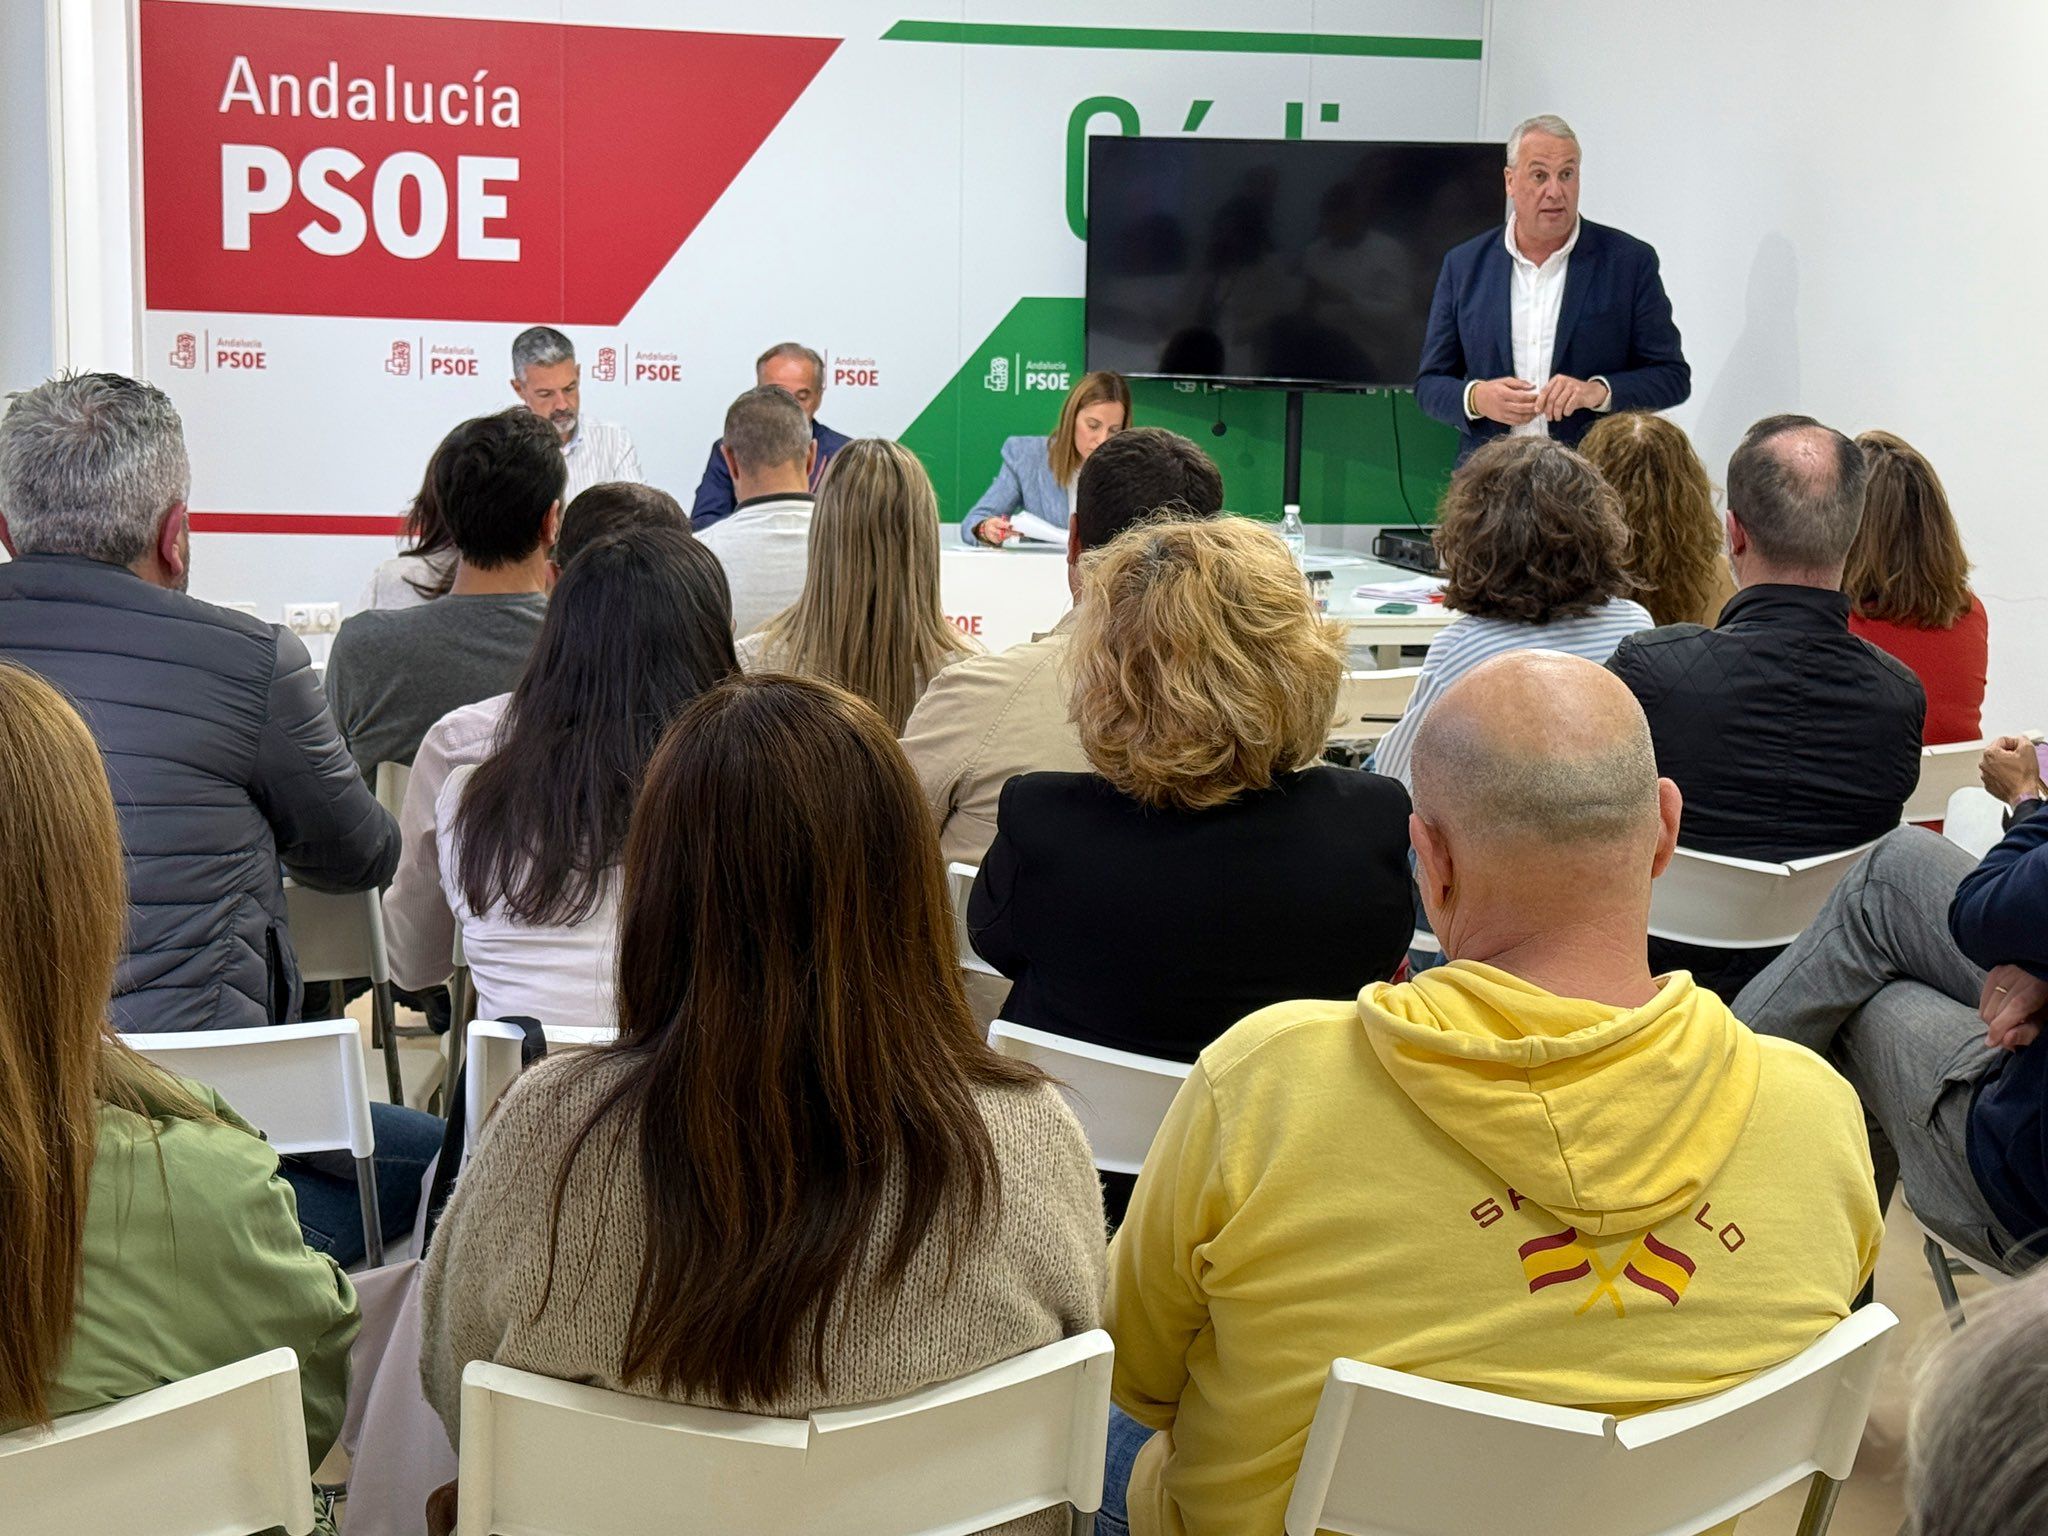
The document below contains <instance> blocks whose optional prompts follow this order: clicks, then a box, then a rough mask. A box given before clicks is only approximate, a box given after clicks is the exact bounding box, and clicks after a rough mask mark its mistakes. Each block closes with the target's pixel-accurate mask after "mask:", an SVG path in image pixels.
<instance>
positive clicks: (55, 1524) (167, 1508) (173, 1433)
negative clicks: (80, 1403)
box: [0, 1349, 313, 1536]
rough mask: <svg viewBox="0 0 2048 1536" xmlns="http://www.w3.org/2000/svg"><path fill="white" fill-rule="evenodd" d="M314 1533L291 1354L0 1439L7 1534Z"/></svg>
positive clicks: (272, 1354)
mask: <svg viewBox="0 0 2048 1536" xmlns="http://www.w3.org/2000/svg"><path fill="white" fill-rule="evenodd" d="M274 1526H282V1527H284V1529H285V1530H287V1531H289V1532H291V1533H292V1536H304V1533H305V1532H307V1531H310V1530H312V1529H313V1470H312V1468H311V1467H309V1466H307V1465H306V1416H305V1410H304V1408H303V1407H302V1406H301V1404H300V1401H299V1362H298V1358H297V1357H296V1356H295V1355H293V1353H292V1352H291V1351H290V1350H289V1349H273V1350H270V1351H268V1352H267V1353H264V1354H261V1355H257V1356H255V1357H254V1358H253V1359H249V1360H240V1361H237V1362H236V1363H235V1364H233V1365H224V1366H222V1367H220V1368H219V1369H218V1370H213V1371H205V1372H202V1373H201V1374H199V1375H197V1376H192V1377H188V1378H187V1379H186V1380H184V1381H174V1382H172V1383H171V1384H170V1385H168V1386H163V1387H157V1388H155V1389H154V1390H152V1391H148V1392H143V1393H140V1394H138V1395H137V1396H135V1397H130V1398H124V1399H123V1400H122V1401H120V1402H118V1403H109V1404H107V1406H106V1407H104V1408H90V1409H87V1410H86V1411H85V1412H83V1413H74V1414H70V1415H68V1416H66V1417H65V1418H61V1419H59V1420H58V1421H57V1422H56V1423H55V1424H54V1425H53V1426H51V1427H50V1428H49V1429H47V1430H45V1429H35V1428H30V1429H18V1430H15V1431H13V1432H11V1433H9V1434H4V1435H0V1529H5V1530H6V1532H7V1536H78V1533H80V1532H85V1531H90V1532H91V1533H92V1536H223V1533H228V1532H246V1531H263V1530H269V1529H271V1528H272V1527H274Z"/></svg>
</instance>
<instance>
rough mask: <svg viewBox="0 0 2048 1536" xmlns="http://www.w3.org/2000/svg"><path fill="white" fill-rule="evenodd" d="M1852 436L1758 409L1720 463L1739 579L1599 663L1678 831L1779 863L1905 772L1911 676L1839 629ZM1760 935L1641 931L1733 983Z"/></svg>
mask: <svg viewBox="0 0 2048 1536" xmlns="http://www.w3.org/2000/svg"><path fill="white" fill-rule="evenodd" d="M1864 479H1865V466H1864V462H1863V450H1862V449H1860V448H1858V447H1857V446H1856V444H1854V443H1853V442H1851V441H1850V440H1849V439H1848V438H1846V437H1844V436H1843V435H1842V434H1841V433H1839V432H1837V431H1834V430H1833V429H1832V428H1829V427H1824V426H1822V425H1821V424H1820V423H1819V422H1817V421H1815V420H1814V419H1813V418H1812V417H1811V416H1772V417H1768V418H1766V419H1765V420H1763V421H1760V422H1758V423H1757V424H1756V425H1755V426H1753V427H1751V428H1750V429H1749V433H1748V435H1747V436H1745V437H1744V438H1743V440H1742V443H1741V446H1739V447H1738V448H1737V449H1736V450H1735V455H1734V457H1733V458H1731V459H1730V460H1729V461H1728V541H1729V558H1730V561H1731V563H1732V564H1733V565H1734V568H1735V581H1736V585H1737V587H1738V588H1739V589H1740V590H1739V591H1737V593H1736V594H1735V596H1734V597H1733V598H1732V599H1730V600H1729V603H1728V606H1727V607H1726V608H1724V609H1723V610H1722V611H1721V622H1720V624H1719V626H1718V627H1717V628H1714V629H1702V628H1701V627H1700V626H1699V625H1697V624H1669V625H1666V626H1665V627H1663V628H1662V629H1652V630H1645V631H1643V632H1641V633H1639V634H1635V635H1631V636H1629V637H1628V638H1627V639H1626V640H1624V641H1622V642H1621V645H1620V646H1619V647H1618V648H1617V649H1616V651H1615V653H1614V659H1613V660H1612V661H1611V662H1609V663H1608V665H1609V666H1610V667H1611V668H1612V669H1613V670H1614V672H1615V673H1616V674H1617V675H1618V676H1619V677H1620V678H1621V680H1622V681H1623V682H1625V683H1627V684H1628V685H1629V687H1630V689H1631V690H1633V691H1634V693H1635V696H1636V698H1637V699H1638V700H1640V701H1641V703H1642V706H1643V712H1644V713H1645V714H1647V715H1648V716H1649V717H1650V731H1651V735H1652V737H1653V738H1654V740H1655V742H1656V746H1657V771H1658V772H1659V773H1660V774H1662V775H1664V776H1665V777H1666V778H1668V779H1670V780H1672V781H1673V782H1674V783H1676V784H1677V785H1678V787H1679V789H1680V791H1681V792H1683V794H1684V796H1685V824H1684V830H1683V832H1682V834H1681V836H1682V840H1683V843H1684V846H1685V847H1687V848H1690V849H1693V850H1695V851H1697V852H1701V853H1718V854H1725V855H1728V856H1730V857H1733V858H1739V859H1760V860H1764V861H1766V862H1769V863H1787V862H1789V861H1791V860H1793V859H1806V858H1813V857H1815V856H1817V855H1819V854H1824V853H1839V852H1841V851H1842V850H1843V849H1845V848H1854V847H1856V846H1858V845H1859V844H1862V843H1868V842H1872V841H1875V840H1876V839H1877V838H1880V837H1882V836H1884V835H1885V833H1887V832H1889V831H1891V830H1892V829H1893V828H1894V827H1896V826H1897V825H1898V824H1899V817H1900V816H1901V814H1903V812H1904V811H1905V808H1906V797H1907V796H1908V795H1910V794H1911V793H1912V792H1913V786H1914V785H1915V783H1917V782H1918V780H1919V777H1920V726H1921V720H1922V717H1923V716H1924V715H1925V714H1926V712H1927V700H1926V696H1925V695H1924V694H1923V693H1922V692H1921V690H1920V681H1919V679H1918V678H1916V677H1915V676H1914V675H1913V673H1912V671H1911V670H1910V669H1908V668H1907V667H1906V665H1905V664H1904V663H1903V662H1900V661H1897V660H1895V659H1894V658H1892V657H1890V656H1887V655H1886V654H1885V653H1884V652H1883V651H1881V650H1879V649H1878V648H1877V647H1876V646H1874V645H1871V644H1870V643H1869V642H1867V641H1864V640H1860V639H1858V638H1857V637H1856V636H1855V635H1852V634H1850V633H1849V600H1848V598H1846V597H1844V596H1843V595H1842V590H1841V588H1842V562H1843V560H1844V558H1845V557H1846V556H1847V554H1848V551H1849V545H1850V542H1851V541H1852V540H1853V539H1854V538H1855V537H1856V529H1857V527H1858V525H1859V524H1860V523H1861V522H1862V520H1863V484H1864ZM1775 953H1776V951H1774V950H1768V949H1764V950H1726V949H1724V950H1713V949H1702V948H1697V947H1695V946H1692V945H1681V944H1673V943H1670V942H1668V941H1665V940H1653V941H1652V943H1651V946H1650V962H1651V964H1652V965H1654V966H1656V967H1657V969H1658V970H1659V971H1669V970H1678V969H1684V970H1690V971H1691V972H1692V973H1693V975H1694V978H1695V979H1696V980H1698V981H1699V982H1701V983H1702V984H1703V985H1706V986H1709V987H1712V988H1714V990H1716V991H1718V992H1719V993H1720V994H1721V995H1722V996H1723V997H1733V996H1734V995H1735V994H1736V993H1737V992H1738V991H1740V990H1741V989H1742V987H1743V985H1744V983H1746V982H1748V981H1749V980H1750V979H1751V978H1752V977H1754V976H1755V975H1756V974H1757V972H1758V971H1760V970H1762V969H1763V968H1764V966H1765V965H1767V964H1769V963H1770V961H1771V959H1772V958H1773V956H1774V955H1775Z"/></svg>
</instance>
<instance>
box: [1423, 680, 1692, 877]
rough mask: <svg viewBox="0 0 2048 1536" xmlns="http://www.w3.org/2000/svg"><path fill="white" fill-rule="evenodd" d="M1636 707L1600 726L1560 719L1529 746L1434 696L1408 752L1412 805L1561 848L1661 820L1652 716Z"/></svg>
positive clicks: (1437, 816)
mask: <svg viewBox="0 0 2048 1536" xmlns="http://www.w3.org/2000/svg"><path fill="white" fill-rule="evenodd" d="M1553 697H1560V694H1559V693H1555V692H1554V693H1553ZM1564 701H1565V700H1564V699H1562V698H1561V697H1560V702H1564ZM1633 714H1634V718H1633V720H1631V721H1629V722H1628V723H1627V724H1626V725H1625V726H1624V727H1623V728H1622V729H1620V730H1609V731H1607V732H1605V733H1601V732H1598V731H1593V732H1587V731H1577V730H1574V729H1573V724H1574V723H1573V722H1568V721H1559V722H1558V727H1559V728H1558V729H1557V730H1554V731H1551V732H1548V733H1546V734H1547V735H1548V736H1549V741H1548V742H1547V743H1546V749H1539V750H1531V748H1530V744H1529V742H1528V740H1527V738H1526V736H1525V735H1524V734H1523V733H1521V732H1503V731H1501V730H1499V729H1497V723H1496V722H1495V721H1493V720H1489V719H1485V718H1482V717H1480V716H1479V715H1477V714H1475V713H1474V712H1473V711H1471V710H1469V709H1459V708H1451V709H1446V708H1444V707H1443V705H1442V704H1441V703H1439V704H1438V705H1437V706H1436V707H1435V708H1432V709H1431V710H1430V711H1429V712H1428V713H1427V714H1425V715H1424V716H1423V717H1422V726H1421V728H1420V729H1419V730H1418V731H1417V732H1416V733H1415V746H1414V749H1413V753H1412V755H1411V757H1410V759H1409V771H1410V775H1411V777H1412V779H1413V782H1414V787H1415V810H1416V813H1417V814H1418V815H1420V816H1421V817H1422V818H1423V819H1424V820H1425V821H1428V822H1429V823H1431V824H1432V825H1435V826H1444V827H1450V828H1454V829H1456V830H1457V831H1460V832H1462V833H1464V834H1466V835H1467V836H1470V837H1472V838H1474V839H1475V840H1476V841H1478V842H1482V843H1492V842H1505V843H1516V844H1529V843H1534V844H1538V845H1541V846H1545V847H1553V848H1560V849H1564V848H1570V847H1573V846H1575V845H1584V844H1588V843H1612V842H1615V841H1617V840H1619V839H1622V838H1626V837H1629V836H1632V835H1634V834H1636V833H1639V832H1641V831H1642V830H1643V829H1644V828H1645V827H1646V826H1649V825H1651V824H1652V823H1654V822H1655V821H1656V819H1657V753H1656V748H1655V747H1654V746H1653V745H1652V743H1651V740H1650V725H1649V721H1648V720H1647V719H1645V718H1644V716H1643V713H1642V711H1641V709H1640V708H1638V709H1636V710H1635V711H1634V712H1633Z"/></svg>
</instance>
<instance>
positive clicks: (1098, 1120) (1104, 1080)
mask: <svg viewBox="0 0 2048 1536" xmlns="http://www.w3.org/2000/svg"><path fill="white" fill-rule="evenodd" d="M988 1043H989V1044H990V1045H992V1046H994V1047H995V1048H996V1049H997V1050H998V1051H1000V1052H1001V1053H1002V1054H1003V1055H1005V1056H1014V1057H1016V1058H1018V1059H1019V1060H1020V1061H1028V1062H1030V1063H1031V1064H1032V1065H1033V1066H1035V1067H1038V1068H1040V1069H1042V1070H1043V1071H1044V1072H1045V1073H1046V1074H1047V1075H1049V1076H1050V1077H1052V1078H1053V1079H1054V1081H1056V1082H1057V1083H1059V1085H1060V1091H1061V1092H1062V1093H1064V1094H1065V1095H1066V1096H1067V1102H1068V1104H1070V1105H1072V1106H1073V1110H1074V1118H1075V1119H1077V1120H1079V1121H1080V1122H1081V1129H1082V1130H1084V1131H1086V1132H1087V1133H1088V1145H1089V1146H1090V1147H1092V1148H1093V1149H1094V1152H1095V1166H1096V1167H1097V1168H1100V1169H1102V1170H1103V1171H1104V1172H1105V1173H1132V1174H1134V1173H1137V1172H1138V1171H1139V1170H1140V1169H1141V1168H1143V1167H1144V1166H1145V1154H1146V1153H1147V1152H1149V1151H1150V1150H1151V1149H1152V1138H1153V1137H1154V1136H1156V1135H1158V1134H1159V1123H1160V1122H1161V1121H1162V1120H1164V1119H1165V1118H1166V1111H1167V1110H1168V1109H1170V1108H1171V1107H1172V1105H1173V1096H1174V1095H1175V1094H1176V1093H1179V1092H1180V1085H1181V1084H1182V1083H1184V1082H1186V1081H1187V1076H1188V1069H1187V1067H1186V1065H1185V1064H1183V1063H1181V1062H1178V1061H1167V1060H1165V1059H1163V1058H1161V1057H1158V1056H1140V1055H1138V1054H1137V1053H1136V1052H1133V1051H1117V1050H1111V1049H1110V1048H1109V1047H1108V1046H1104V1045H1090V1044H1088V1043H1087V1042H1086V1041H1084V1040H1070V1039H1067V1038H1066V1037H1064V1036H1061V1035H1049V1034H1047V1033H1046V1032H1045V1031H1044V1030H1042V1029H1026V1028H1025V1027H1024V1026H1023V1025H1021V1024H1011V1023H1009V1022H1007V1021H1006V1020H1003V1019H997V1020H996V1021H995V1023H994V1024H993V1025H992V1026H990V1028H989V1032H988Z"/></svg>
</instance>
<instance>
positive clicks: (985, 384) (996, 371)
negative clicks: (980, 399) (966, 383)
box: [981, 357, 1010, 395]
mask: <svg viewBox="0 0 2048 1536" xmlns="http://www.w3.org/2000/svg"><path fill="white" fill-rule="evenodd" d="M981 387H982V388H983V389H985V390H987V391H988V392H989V393H990V394H992V395H1006V394H1008V393H1009V392H1010V360H1009V359H1008V358H1007V357H992V358H990V359H989V360H988V375H987V377H985V378H984V379H983V380H982V381H981Z"/></svg>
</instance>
